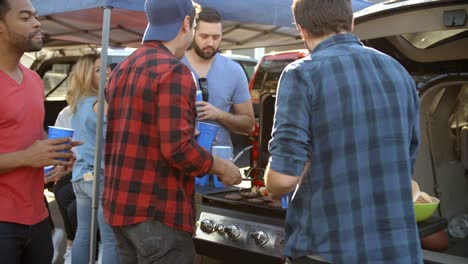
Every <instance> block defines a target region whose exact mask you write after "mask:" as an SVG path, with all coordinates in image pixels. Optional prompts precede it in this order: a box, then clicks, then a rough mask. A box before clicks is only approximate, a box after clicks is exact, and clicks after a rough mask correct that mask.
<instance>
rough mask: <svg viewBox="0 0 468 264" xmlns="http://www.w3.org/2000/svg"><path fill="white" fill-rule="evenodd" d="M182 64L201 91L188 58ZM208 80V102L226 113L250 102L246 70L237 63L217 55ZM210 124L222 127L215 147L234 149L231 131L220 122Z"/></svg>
mask: <svg viewBox="0 0 468 264" xmlns="http://www.w3.org/2000/svg"><path fill="white" fill-rule="evenodd" d="M182 62H183V63H185V65H187V66H188V67H189V69H190V70H191V71H192V73H193V75H194V76H195V78H196V83H197V89H198V90H199V89H200V87H199V83H198V78H200V76H199V75H198V73H197V72H196V71H195V70H194V69H193V68H192V66H191V65H190V64H189V62H188V60H187V58H186V57H184V58H183V59H182ZM206 79H207V81H208V94H209V98H208V102H209V103H210V104H212V105H213V106H215V107H217V108H219V109H221V110H223V111H225V112H230V111H231V106H232V105H233V104H241V103H245V102H247V101H249V100H250V93H249V86H248V82H247V77H246V76H245V73H244V70H243V69H242V67H241V66H240V65H239V64H238V63H237V62H235V61H233V60H231V59H229V58H226V57H225V56H223V55H221V54H219V53H218V54H216V55H215V57H214V61H213V64H212V65H211V68H210V70H209V72H208V74H207V76H206ZM203 122H206V121H203ZM208 122H209V123H213V124H216V125H218V126H219V127H220V128H219V130H218V133H217V135H216V143H215V145H216V146H231V147H232V142H231V137H230V132H229V130H228V129H227V128H226V127H224V126H223V125H221V124H220V123H219V122H215V121H208Z"/></svg>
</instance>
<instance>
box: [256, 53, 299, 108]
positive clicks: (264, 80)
mask: <svg viewBox="0 0 468 264" xmlns="http://www.w3.org/2000/svg"><path fill="white" fill-rule="evenodd" d="M293 61H294V60H293V59H284V60H265V61H263V62H262V63H261V64H260V65H259V68H258V69H257V75H256V76H255V80H254V83H253V86H252V91H251V94H252V98H254V97H255V99H259V98H260V95H261V94H262V93H266V92H269V93H275V92H276V88H277V86H278V80H279V78H280V76H281V73H282V72H283V70H284V68H285V67H286V66H287V65H288V64H290V63H291V62H293Z"/></svg>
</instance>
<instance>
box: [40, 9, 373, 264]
mask: <svg viewBox="0 0 468 264" xmlns="http://www.w3.org/2000/svg"><path fill="white" fill-rule="evenodd" d="M168 1H170V0H168ZM31 2H32V4H33V6H34V7H35V8H36V9H37V11H38V15H39V16H40V18H39V19H40V21H41V24H42V30H43V31H44V33H45V35H46V40H45V46H46V47H61V46H69V45H77V44H100V45H101V47H102V49H101V66H100V67H101V79H100V84H99V96H98V100H99V106H98V108H99V109H98V121H97V131H96V146H97V147H96V153H95V161H94V175H99V172H100V169H101V168H100V167H101V162H100V160H101V158H102V151H103V150H102V139H103V137H102V135H103V120H104V87H105V82H106V77H105V74H106V68H107V65H106V64H107V52H108V47H109V44H110V45H112V46H116V47H118V46H120V47H132V46H133V47H136V46H138V45H139V44H140V42H141V38H142V36H143V32H144V30H145V28H146V23H147V22H146V16H145V14H144V12H143V11H144V2H145V1H144V0H80V1H63V0H31ZM196 2H198V3H199V4H200V5H201V6H202V7H212V8H215V9H216V10H218V11H219V12H220V13H221V15H222V16H223V18H224V21H223V42H222V44H221V45H222V46H221V49H239V48H249V47H262V46H276V45H287V44H297V43H300V42H301V40H300V38H299V37H298V33H297V31H296V29H295V27H294V26H293V24H292V23H293V18H292V14H291V8H290V7H291V3H292V0H236V1H233V0H224V1H223V0H198V1H196ZM352 3H353V11H354V12H356V11H358V10H361V9H364V8H365V7H368V6H370V5H371V4H370V3H368V2H365V1H363V0H352ZM111 13H112V19H111ZM98 193H99V181H96V179H95V180H94V184H93V194H94V195H93V204H92V208H93V212H92V214H93V219H92V224H91V225H92V227H91V228H92V230H93V232H92V234H91V243H90V254H89V255H90V256H95V252H96V233H97V211H98V197H99V195H98ZM90 262H91V263H94V257H91V258H90Z"/></svg>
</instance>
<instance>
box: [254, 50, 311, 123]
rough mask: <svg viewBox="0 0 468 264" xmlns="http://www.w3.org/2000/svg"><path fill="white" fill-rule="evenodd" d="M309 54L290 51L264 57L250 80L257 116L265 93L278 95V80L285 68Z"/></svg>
mask: <svg viewBox="0 0 468 264" xmlns="http://www.w3.org/2000/svg"><path fill="white" fill-rule="evenodd" d="M307 54H309V52H308V51H307V50H305V49H302V50H289V51H281V52H272V53H268V54H265V55H263V57H262V58H261V59H260V61H259V62H258V64H257V66H256V67H255V72H254V74H253V76H252V79H251V80H250V84H249V90H250V96H251V97H252V104H253V106H254V113H255V116H256V117H258V115H259V105H258V103H259V100H260V95H261V94H263V93H276V87H277V85H278V80H279V77H280V75H281V72H283V69H284V67H286V65H288V64H290V63H291V62H293V61H295V60H298V59H300V58H303V57H305V56H306V55H307Z"/></svg>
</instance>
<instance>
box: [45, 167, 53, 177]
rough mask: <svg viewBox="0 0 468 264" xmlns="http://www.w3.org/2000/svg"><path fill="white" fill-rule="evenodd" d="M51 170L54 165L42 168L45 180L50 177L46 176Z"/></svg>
mask: <svg viewBox="0 0 468 264" xmlns="http://www.w3.org/2000/svg"><path fill="white" fill-rule="evenodd" d="M53 170H54V165H50V166H47V167H44V177H46V178H48V177H50V175H48V174H49V173H50V172H51V171H53Z"/></svg>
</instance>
